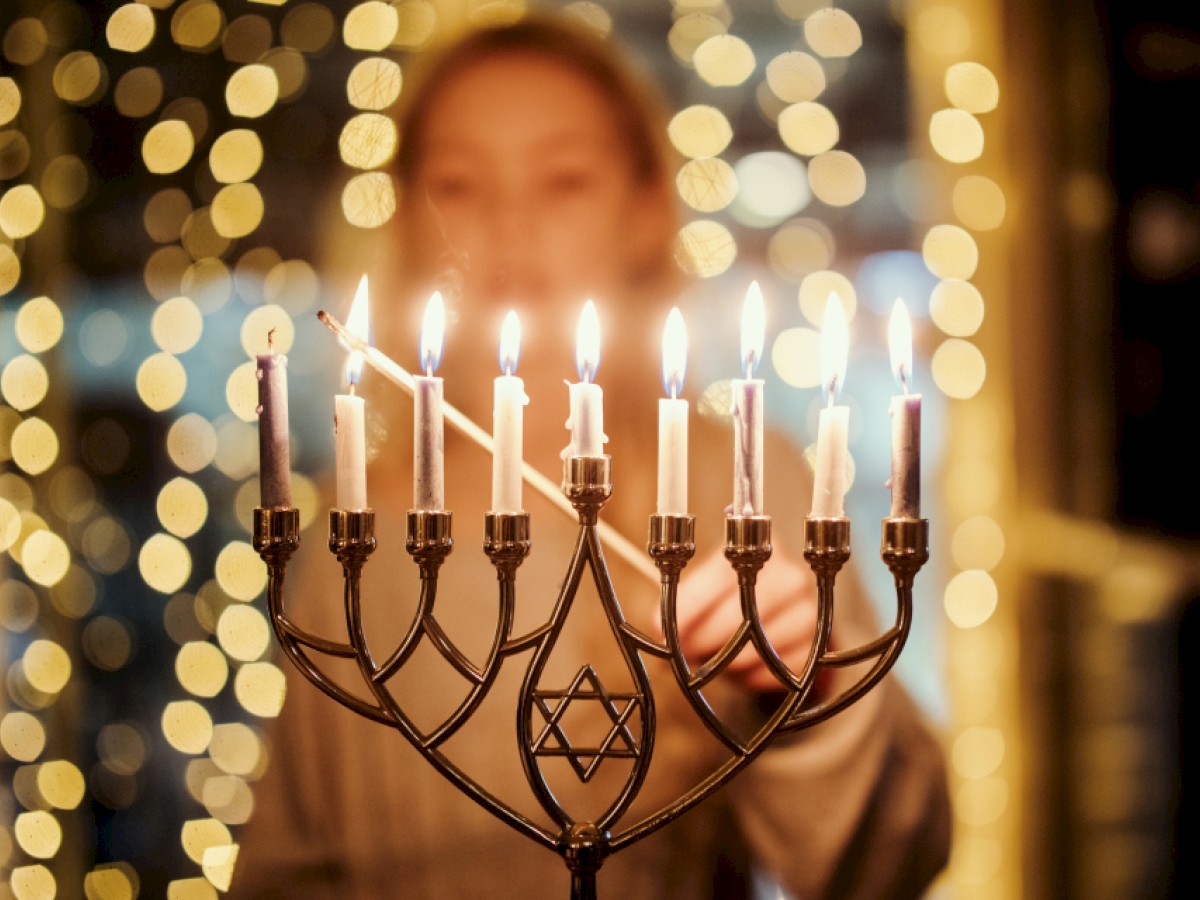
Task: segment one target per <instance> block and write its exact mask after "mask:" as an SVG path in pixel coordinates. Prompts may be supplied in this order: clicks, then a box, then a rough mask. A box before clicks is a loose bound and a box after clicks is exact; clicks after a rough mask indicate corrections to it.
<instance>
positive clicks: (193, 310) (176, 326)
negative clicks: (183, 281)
mask: <svg viewBox="0 0 1200 900" xmlns="http://www.w3.org/2000/svg"><path fill="white" fill-rule="evenodd" d="M203 330H204V316H203V315H202V314H201V312H200V310H199V308H198V307H197V306H196V304H195V303H194V302H192V299H191V298H190V297H172V298H171V299H170V300H166V301H164V302H163V303H160V304H159V306H158V308H157V309H155V310H154V315H153V316H152V317H151V318H150V335H151V337H153V338H154V343H155V344H157V345H158V348H159V349H160V350H162V351H163V352H164V353H172V354H179V353H185V352H187V351H188V350H191V349H192V348H193V347H194V346H196V344H197V342H198V341H199V340H200V335H201V334H202V332H203Z"/></svg>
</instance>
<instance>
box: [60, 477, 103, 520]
mask: <svg viewBox="0 0 1200 900" xmlns="http://www.w3.org/2000/svg"><path fill="white" fill-rule="evenodd" d="M49 495H50V508H51V509H52V510H54V513H55V515H57V516H59V517H60V518H62V519H63V520H64V521H66V522H70V523H71V524H77V523H79V522H82V521H83V520H84V519H86V518H88V517H89V516H90V515H92V513H93V512H94V511H95V509H96V486H95V485H94V484H93V483H92V479H91V478H90V477H88V475H87V473H86V472H84V471H83V470H82V469H78V468H75V467H74V466H64V467H62V468H60V469H59V470H58V471H57V472H55V473H54V477H53V478H51V480H50V491H49Z"/></svg>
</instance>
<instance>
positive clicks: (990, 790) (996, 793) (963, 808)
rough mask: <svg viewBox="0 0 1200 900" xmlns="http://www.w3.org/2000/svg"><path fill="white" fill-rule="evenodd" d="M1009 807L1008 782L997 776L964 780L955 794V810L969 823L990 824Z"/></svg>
mask: <svg viewBox="0 0 1200 900" xmlns="http://www.w3.org/2000/svg"><path fill="white" fill-rule="evenodd" d="M1007 808H1008V782H1007V781H1005V780H1004V779H1003V778H998V777H995V776H992V777H989V778H979V779H972V780H969V781H964V782H963V783H962V784H960V785H959V786H958V789H957V790H956V791H955V796H954V812H955V814H956V815H957V816H958V818H959V819H961V820H962V821H963V822H965V823H966V824H968V825H990V824H991V823H992V822H995V821H996V820H997V819H999V818H1000V817H1001V816H1002V815H1004V811H1005V809H1007Z"/></svg>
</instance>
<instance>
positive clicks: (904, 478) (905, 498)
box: [888, 300, 921, 519]
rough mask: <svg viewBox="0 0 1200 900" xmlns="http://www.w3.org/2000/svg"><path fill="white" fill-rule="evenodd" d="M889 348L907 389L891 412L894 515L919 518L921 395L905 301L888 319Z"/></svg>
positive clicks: (890, 483)
mask: <svg viewBox="0 0 1200 900" xmlns="http://www.w3.org/2000/svg"><path fill="white" fill-rule="evenodd" d="M888 350H889V352H890V355H891V358H892V373H893V374H894V375H895V376H896V380H897V381H898V382H900V387H901V388H903V389H904V394H903V395H902V396H899V397H893V398H892V403H891V409H890V412H891V415H892V477H891V479H890V480H889V481H888V487H889V488H891V489H892V515H893V516H896V517H905V518H911V519H916V518H920V515H921V395H920V394H910V393H909V392H908V391H909V387H910V386H911V384H912V321H911V320H910V319H909V317H908V309H907V308H906V307H905V306H904V301H903V300H897V301H896V305H895V306H893V307H892V317H891V319H890V320H889V321H888Z"/></svg>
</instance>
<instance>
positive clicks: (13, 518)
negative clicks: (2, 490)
mask: <svg viewBox="0 0 1200 900" xmlns="http://www.w3.org/2000/svg"><path fill="white" fill-rule="evenodd" d="M20 534H21V511H20V510H19V509H17V508H16V506H14V505H13V504H12V502H11V501H9V500H8V499H6V498H4V497H0V551H4V550H7V549H8V548H9V547H11V546H12V545H13V544H15V543H16V541H17V538H18V537H20Z"/></svg>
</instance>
